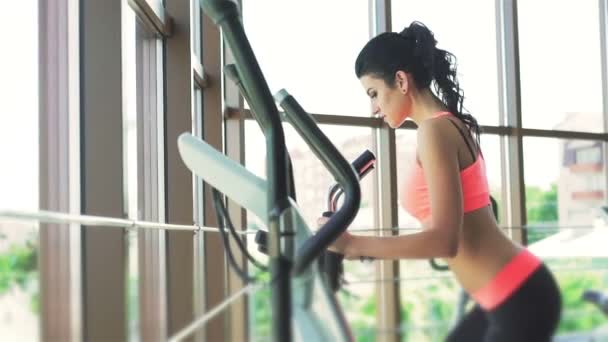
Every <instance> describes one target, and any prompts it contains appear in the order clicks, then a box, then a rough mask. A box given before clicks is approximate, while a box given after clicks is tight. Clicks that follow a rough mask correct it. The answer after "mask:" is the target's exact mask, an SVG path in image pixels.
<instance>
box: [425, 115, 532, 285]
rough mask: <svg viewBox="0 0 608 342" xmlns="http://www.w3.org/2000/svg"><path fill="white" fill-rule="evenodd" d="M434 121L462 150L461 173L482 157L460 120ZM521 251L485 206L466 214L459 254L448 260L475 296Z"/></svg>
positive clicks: (439, 118)
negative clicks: (437, 122)
mask: <svg viewBox="0 0 608 342" xmlns="http://www.w3.org/2000/svg"><path fill="white" fill-rule="evenodd" d="M433 120H445V121H446V122H444V123H442V124H438V125H435V126H436V129H440V130H441V131H442V132H441V133H442V134H441V135H442V136H444V137H445V138H446V139H448V140H449V141H450V142H451V143H453V144H454V146H457V147H458V148H457V149H458V161H459V165H460V170H461V171H462V170H465V169H467V168H469V167H470V166H471V165H473V164H474V163H475V162H476V161H477V160H476V158H482V155H480V153H479V146H477V144H476V143H475V141H474V140H473V139H472V137H471V135H470V134H468V130H467V128H466V126H465V125H464V124H463V123H462V122H461V121H460V120H458V119H457V118H455V117H451V116H444V117H438V118H435V119H433ZM447 121H451V122H447ZM465 139H466V140H465ZM465 191H467V189H463V194H464V195H465V196H466V193H465ZM520 250H521V247H520V246H519V245H517V244H515V243H514V242H513V241H511V240H510V239H509V238H508V237H507V236H506V235H505V234H504V233H503V232H502V231H501V230H500V228H499V227H498V224H497V222H496V219H495V218H494V213H493V212H492V208H491V207H490V206H484V207H482V208H479V209H476V210H474V211H471V212H466V213H465V214H464V217H463V225H462V231H461V234H460V238H459V242H458V253H457V254H456V256H454V257H453V258H449V259H446V261H447V263H448V264H449V265H450V269H451V270H452V272H454V274H455V276H456V278H457V279H458V280H459V282H460V283H461V285H462V286H463V288H464V289H465V290H467V292H469V293H473V292H475V291H476V290H478V289H479V288H481V287H483V286H484V285H485V284H487V283H488V282H489V281H490V280H491V279H492V278H493V277H494V276H495V275H496V274H497V273H498V272H499V271H500V270H501V269H502V268H503V267H504V265H506V264H507V263H508V262H509V261H510V260H511V259H513V257H514V256H515V255H517V253H518V252H519V251H520Z"/></svg>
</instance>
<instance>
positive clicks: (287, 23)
mask: <svg viewBox="0 0 608 342" xmlns="http://www.w3.org/2000/svg"><path fill="white" fill-rule="evenodd" d="M368 17H369V10H368V3H367V1H357V2H352V1H348V0H340V1H319V0H316V1H312V2H311V1H306V2H301V1H282V0H272V1H243V21H244V24H245V30H246V32H247V35H248V38H249V41H250V42H251V45H252V47H253V50H254V52H255V53H256V55H257V58H258V62H259V63H260V67H261V68H262V71H263V72H264V76H265V77H266V81H267V82H268V84H269V87H270V90H271V92H272V93H273V94H274V93H276V92H277V91H279V90H280V89H282V88H285V89H287V90H288V91H289V92H290V93H291V94H292V95H294V97H295V98H296V99H298V101H299V102H300V104H301V105H302V106H303V107H304V109H306V110H307V111H308V112H310V113H317V114H336V115H358V116H367V115H369V114H370V109H369V108H370V106H369V103H368V100H367V98H366V96H365V92H364V90H363V88H362V87H361V85H360V83H359V81H358V80H357V78H356V76H355V59H356V58H357V54H358V53H359V51H360V50H361V48H362V47H363V45H365V43H366V42H367V40H368V39H369V27H368V25H367V23H368ZM338 47H339V48H338Z"/></svg>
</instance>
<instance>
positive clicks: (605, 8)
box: [598, 0, 608, 195]
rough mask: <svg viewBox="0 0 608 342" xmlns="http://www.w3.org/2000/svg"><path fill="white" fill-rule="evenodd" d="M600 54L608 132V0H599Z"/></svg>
mask: <svg viewBox="0 0 608 342" xmlns="http://www.w3.org/2000/svg"><path fill="white" fill-rule="evenodd" d="M598 2H599V4H598V5H599V12H600V13H599V21H600V54H601V63H602V94H604V96H603V98H602V108H603V111H604V112H603V113H602V119H603V127H604V132H608V1H607V0H599V1H598ZM603 148H604V153H603V161H604V162H603V168H604V194H605V195H608V164H607V161H608V142H606V141H604V144H603Z"/></svg>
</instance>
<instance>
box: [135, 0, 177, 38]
mask: <svg viewBox="0 0 608 342" xmlns="http://www.w3.org/2000/svg"><path fill="white" fill-rule="evenodd" d="M127 1H128V3H129V6H130V7H131V9H133V11H134V12H135V14H137V17H138V18H139V19H140V20H141V21H142V23H143V24H144V25H145V26H146V27H147V28H148V30H150V32H153V33H154V34H156V35H158V36H160V37H163V38H169V37H170V36H171V34H172V33H173V20H172V19H171V17H170V16H169V15H168V14H167V13H166V11H164V10H162V12H161V13H156V11H155V10H154V9H153V8H152V7H151V6H150V4H149V3H148V1H146V0H127Z"/></svg>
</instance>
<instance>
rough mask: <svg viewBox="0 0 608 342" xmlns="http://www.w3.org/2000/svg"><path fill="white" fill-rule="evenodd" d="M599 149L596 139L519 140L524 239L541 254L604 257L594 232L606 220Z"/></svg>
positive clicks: (603, 174)
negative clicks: (521, 147)
mask: <svg viewBox="0 0 608 342" xmlns="http://www.w3.org/2000/svg"><path fill="white" fill-rule="evenodd" d="M603 148H604V147H603V144H602V143H600V142H597V141H581V140H563V139H547V138H526V139H524V164H525V167H524V170H525V171H524V175H525V181H526V211H527V217H528V240H529V244H531V247H532V248H534V250H536V251H537V252H538V253H540V254H541V255H543V256H547V257H548V256H563V257H575V256H606V257H608V251H606V249H605V248H604V245H603V242H604V241H605V240H604V239H599V237H600V236H599V235H597V234H603V231H604V230H606V229H605V228H604V229H600V228H598V227H604V226H603V225H604V223H603V222H604V220H605V219H606V212H605V203H606V200H605V197H606V186H605V182H606V180H605V179H606V177H605V169H604V160H603ZM539 156H542V158H539ZM596 228H597V229H599V231H596ZM560 232H561V233H560ZM552 236H553V237H552ZM606 237H608V235H607V236H606ZM599 243H602V245H600V244H599Z"/></svg>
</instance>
